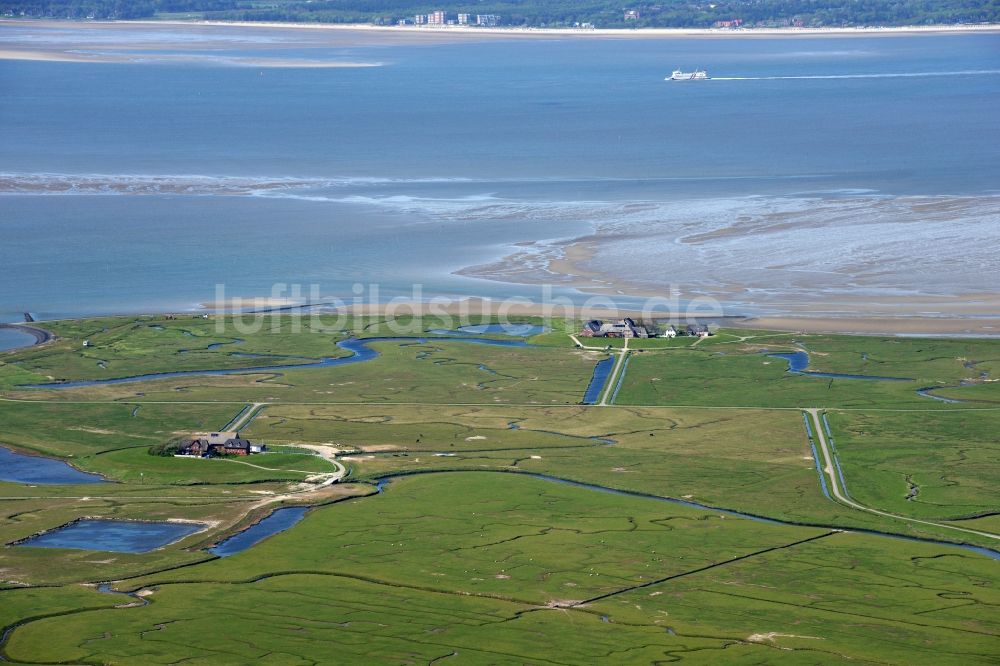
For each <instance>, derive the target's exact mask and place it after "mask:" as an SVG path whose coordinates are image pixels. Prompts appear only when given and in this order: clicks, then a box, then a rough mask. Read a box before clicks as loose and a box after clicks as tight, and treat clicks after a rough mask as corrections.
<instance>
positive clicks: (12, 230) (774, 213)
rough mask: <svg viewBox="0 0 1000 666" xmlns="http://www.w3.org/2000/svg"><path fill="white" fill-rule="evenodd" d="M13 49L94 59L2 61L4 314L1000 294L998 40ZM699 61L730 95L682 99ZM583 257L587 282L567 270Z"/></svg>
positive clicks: (64, 27) (0, 267) (550, 39)
mask: <svg viewBox="0 0 1000 666" xmlns="http://www.w3.org/2000/svg"><path fill="white" fill-rule="evenodd" d="M0 50H3V51H11V50H23V51H26V52H31V53H32V54H35V55H37V53H46V54H53V53H54V54H57V56H58V57H59V58H61V59H63V60H77V61H45V60H39V59H24V60H9V59H8V60H0V124H2V127H3V128H4V130H3V138H2V140H0V321H16V320H19V319H20V318H21V313H22V312H26V311H27V312H32V313H34V314H35V315H36V316H37V317H38V318H41V319H45V318H57V317H65V316H77V315H90V314H108V313H117V312H149V311H158V310H161V311H162V310H167V309H171V310H177V309H181V310H183V309H191V308H196V307H198V304H200V303H205V302H211V301H215V300H216V299H217V297H218V296H219V295H221V294H224V295H225V296H226V297H234V296H243V297H252V296H271V295H276V296H282V295H289V293H288V292H287V291H286V292H285V293H279V292H280V291H281V289H280V287H279V288H276V287H275V285H276V284H278V285H281V284H288V285H292V284H295V285H301V286H302V288H303V290H304V291H305V292H306V293H305V295H306V296H308V290H309V288H310V286H311V285H316V286H315V287H314V289H315V290H316V293H318V294H320V295H321V296H322V297H323V298H327V297H335V298H336V297H339V298H343V299H350V298H356V297H359V295H360V296H361V297H364V298H366V299H368V300H385V299H388V298H392V297H394V296H417V297H422V298H430V297H432V296H438V295H448V296H468V295H477V296H489V297H494V298H503V297H510V296H522V297H527V298H537V297H538V296H539V295H540V293H541V286H540V285H541V284H542V283H549V284H551V285H553V289H554V293H556V294H561V295H566V296H568V297H570V298H573V299H577V300H579V299H581V298H584V297H586V295H587V294H588V293H594V292H600V293H604V294H610V295H612V296H613V297H614V298H617V299H619V300H621V301H622V302H627V301H629V300H630V299H633V298H638V297H640V296H642V295H644V294H646V293H649V292H650V291H655V290H657V289H666V288H668V286H671V285H673V286H678V285H679V288H680V290H681V291H682V292H683V293H685V295H687V296H692V295H699V294H710V295H714V296H715V297H718V298H720V299H722V300H723V301H724V302H725V303H726V305H727V308H729V309H730V310H731V311H737V312H742V311H745V310H753V309H754V308H757V309H762V310H767V309H768V308H772V309H774V308H777V307H778V306H777V305H775V304H778V303H782V302H785V301H788V300H789V299H791V300H795V299H796V298H799V299H807V298H810V297H814V298H815V297H817V295H822V294H826V293H829V294H833V295H835V296H838V295H839V296H841V297H842V296H843V295H844V294H850V293H865V294H873V295H874V296H875V297H877V296H885V297H887V298H888V297H912V296H914V295H918V296H919V295H926V296H928V297H949V296H955V295H960V294H968V293H982V294H988V293H994V294H995V293H996V291H997V289H998V288H1000V280H998V278H997V277H996V276H997V275H1000V264H998V262H1000V259H998V258H997V256H996V252H995V249H996V247H998V246H1000V204H998V199H997V197H998V196H1000V35H998V34H996V33H976V34H933V35H932V34H928V35H923V34H920V35H898V34H885V35H879V34H864V35H852V36H826V37H822V36H811V37H765V36H756V37H733V36H722V37H719V36H713V37H701V38H696V37H684V38H676V37H675V38H627V39H626V38H600V37H596V36H577V35H575V36H566V37H561V36H558V37H557V36H535V37H530V38H529V37H523V36H510V37H490V38H481V39H466V38H459V37H451V36H445V37H431V36H427V37H424V36H422V35H407V36H405V38H404V37H400V36H396V35H393V34H392V33H389V36H388V37H386V36H384V35H382V34H381V33H374V32H373V33H364V34H361V33H358V32H356V31H355V32H352V31H335V30H325V31H320V30H294V29H272V28H261V27H255V28H244V27H223V26H219V27H197V28H196V27H193V26H192V27H184V26H169V25H164V26H143V25H131V26H121V25H119V26H107V25H104V26H102V25H99V24H90V25H84V26H81V25H76V24H71V23H62V24H59V23H16V22H7V23H2V24H0ZM35 55H32V56H31V57H35ZM335 62H336V63H349V64H364V65H369V66H364V67H327V66H320V65H328V64H330V63H335ZM696 67H697V68H704V69H707V70H708V72H709V75H710V76H711V77H712V79H711V80H709V81H702V82H685V83H678V82H667V81H664V77H665V76H667V75H668V74H669V73H670V72H671V71H672V70H673V69H675V68H682V69H685V70H690V69H694V68H696ZM581 240H582V241H584V242H585V243H589V247H590V248H591V249H592V250H593V249H594V248H597V250H596V251H595V252H593V254H594V256H592V257H591V258H590V260H589V261H590V263H589V264H588V265H587V267H586V268H587V270H586V271H581V272H580V273H578V274H577V273H574V272H573V271H570V272H568V273H567V272H566V271H562V272H560V271H559V270H557V269H556V267H557V266H558V262H557V263H555V264H553V263H552V262H553V261H554V260H559V259H561V258H564V256H565V252H566V248H567V247H568V246H569V245H571V244H572V243H573V242H574V241H581ZM928 267H931V269H932V270H928ZM935 268H936V269H937V270H936V271H935V270H933V269H935ZM935 272H937V273H938V275H935ZM619 280H620V281H619ZM218 285H224V286H223V287H222V291H220V290H219V289H220V288H219V286H218ZM359 285H360V286H359ZM414 285H419V290H418V291H416V292H415V287H414Z"/></svg>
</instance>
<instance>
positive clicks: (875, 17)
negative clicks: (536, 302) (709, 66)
mask: <svg viewBox="0 0 1000 666" xmlns="http://www.w3.org/2000/svg"><path fill="white" fill-rule="evenodd" d="M437 10H443V11H445V12H447V14H448V15H449V18H451V19H455V18H456V17H457V14H458V13H459V12H461V13H469V14H495V15H499V16H500V25H506V26H511V27H529V26H530V27H572V26H581V25H588V26H593V27H597V28H624V27H635V28H644V27H678V28H682V27H683V28H688V27H694V28H707V27H713V26H716V25H719V24H724V23H725V22H732V21H738V22H739V24H740V25H741V26H743V27H753V26H806V27H829V26H903V25H932V24H956V23H997V22H1000V0H907V1H906V2H900V1H899V0H712V1H711V2H709V1H705V2H697V1H688V0H660V1H658V2H656V1H649V0H644V1H642V2H635V3H629V2H628V0H624V2H623V0H611V1H607V0H582V1H580V0H493V1H490V0H458V1H456V0H443V1H442V2H438V3H435V4H427V0H313V1H311V2H306V1H305V0H0V15H3V16H6V17H31V18H59V19H119V20H122V19H143V18H158V17H159V18H192V19H215V20H237V21H289V22H304V21H310V22H321V23H375V24H380V25H395V24H397V23H399V22H400V21H409V20H412V19H413V17H414V16H415V15H418V14H428V13H430V12H433V11H437Z"/></svg>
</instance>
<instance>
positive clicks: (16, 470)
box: [0, 446, 106, 485]
mask: <svg viewBox="0 0 1000 666" xmlns="http://www.w3.org/2000/svg"><path fill="white" fill-rule="evenodd" d="M0 481H12V482H14V483H27V484H31V485H55V484H65V485H73V484H77V483H105V482H106V481H105V479H103V478H101V477H100V476H99V475H97V474H88V473H87V472H81V471H80V470H78V469H76V468H75V467H73V466H71V465H68V464H66V463H64V462H63V461H61V460H55V459H53V458H42V457H39V456H29V455H25V454H23V453H17V452H15V451H11V450H10V449H7V448H4V447H2V446H0Z"/></svg>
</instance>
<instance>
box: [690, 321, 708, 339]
mask: <svg viewBox="0 0 1000 666" xmlns="http://www.w3.org/2000/svg"><path fill="white" fill-rule="evenodd" d="M687 334H688V335H693V336H697V337H699V338H707V337H708V336H710V335H711V334H712V332H711V331H709V330H708V326H707V325H705V324H688V327H687Z"/></svg>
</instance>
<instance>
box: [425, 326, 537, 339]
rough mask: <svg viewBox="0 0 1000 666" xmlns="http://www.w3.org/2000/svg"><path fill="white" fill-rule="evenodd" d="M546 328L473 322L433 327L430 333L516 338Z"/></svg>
mask: <svg viewBox="0 0 1000 666" xmlns="http://www.w3.org/2000/svg"><path fill="white" fill-rule="evenodd" d="M546 330H547V329H546V328H545V327H544V326H536V325H535V324H495V323H494V324H473V325H470V326H460V327H459V328H458V329H457V330H448V329H443V328H438V329H434V330H432V331H431V333H435V334H437V335H489V334H493V335H509V336H511V337H516V338H526V337H529V336H532V335H538V334H539V333H544V332H545V331H546Z"/></svg>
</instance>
